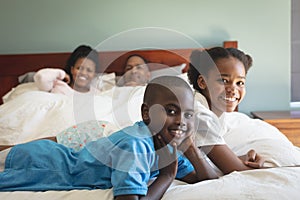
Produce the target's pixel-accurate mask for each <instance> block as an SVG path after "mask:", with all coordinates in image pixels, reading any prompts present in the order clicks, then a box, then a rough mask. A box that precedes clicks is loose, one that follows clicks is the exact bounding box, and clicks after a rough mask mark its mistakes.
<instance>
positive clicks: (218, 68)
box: [188, 47, 264, 174]
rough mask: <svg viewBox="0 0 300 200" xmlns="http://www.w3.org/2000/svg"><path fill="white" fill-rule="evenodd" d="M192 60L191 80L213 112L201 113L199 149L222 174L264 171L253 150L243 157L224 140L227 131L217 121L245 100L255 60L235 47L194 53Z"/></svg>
mask: <svg viewBox="0 0 300 200" xmlns="http://www.w3.org/2000/svg"><path fill="white" fill-rule="evenodd" d="M190 60H191V64H190V68H189V70H188V78H189V81H190V83H191V84H192V85H193V87H194V89H195V90H196V93H197V92H198V93H200V94H202V95H203V96H204V97H205V98H206V100H207V102H208V106H209V109H210V110H211V111H212V112H213V113H212V112H210V111H208V110H206V111H205V112H203V111H202V112H201V113H199V114H198V117H197V118H196V126H197V127H196V128H197V131H198V134H197V140H196V142H197V146H198V147H199V146H201V149H202V150H204V151H205V152H206V153H207V156H208V158H209V159H210V160H211V161H212V162H213V163H214V164H215V165H216V166H217V167H218V168H219V169H220V170H221V172H222V173H223V174H228V173H230V172H232V171H235V170H248V169H253V168H261V167H262V166H263V164H264V158H262V157H261V156H260V155H258V154H256V153H255V151H254V150H250V151H248V153H247V155H245V156H241V157H237V156H236V155H235V154H234V153H233V152H232V151H231V149H230V148H229V147H228V146H227V145H226V143H225V141H224V139H223V134H224V129H223V127H222V126H221V124H220V122H219V119H218V117H220V116H221V115H222V113H223V112H232V111H234V110H235V109H236V107H237V105H238V104H239V103H240V102H241V101H242V99H243V98H244V96H245V92H246V91H245V80H246V73H247V71H248V69H249V68H250V66H251V65H252V58H251V57H250V56H249V55H246V54H245V53H243V52H242V51H240V50H238V49H235V48H227V49H225V48H223V47H215V48H211V49H208V50H204V51H199V50H195V51H193V52H192V54H191V59H190ZM196 96H197V95H196ZM198 106H201V105H198ZM202 110H204V109H202Z"/></svg>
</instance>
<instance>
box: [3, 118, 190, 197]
mask: <svg viewBox="0 0 300 200" xmlns="http://www.w3.org/2000/svg"><path fill="white" fill-rule="evenodd" d="M157 166H158V158H157V155H156V154H155V149H154V144H153V140H152V135H151V133H150V131H149V129H148V127H147V126H146V125H145V124H144V123H143V122H137V123H135V124H134V125H133V126H130V127H127V128H124V129H122V130H120V131H118V132H116V133H114V134H112V135H110V136H109V137H106V138H100V139H98V140H96V141H93V142H90V143H88V144H87V145H86V147H85V148H83V149H82V150H81V151H79V152H75V151H74V150H72V149H70V148H67V147H65V146H63V145H61V144H57V143H55V142H52V141H49V140H37V141H33V142H29V143H26V144H20V145H16V146H15V147H13V148H12V149H11V151H10V152H9V154H8V156H7V159H6V162H5V170H4V172H2V173H0V183H1V184H0V190H2V191H16V190H27V191H45V190H72V189H96V188H99V189H109V188H113V193H114V196H118V195H126V194H136V195H146V194H147V190H148V186H147V183H148V181H149V180H150V179H151V178H154V177H156V176H157V175H158V172H159V171H158V169H157ZM193 170H194V168H193V166H192V165H191V164H190V162H189V161H188V160H187V159H186V158H185V157H184V156H182V155H181V156H179V157H178V172H177V175H176V177H177V178H182V177H184V176H186V175H187V174H189V173H190V172H192V171H193Z"/></svg>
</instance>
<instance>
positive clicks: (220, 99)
mask: <svg viewBox="0 0 300 200" xmlns="http://www.w3.org/2000/svg"><path fill="white" fill-rule="evenodd" d="M215 63H216V65H217V68H218V69H217V68H214V69H212V70H210V71H209V73H208V77H205V78H204V79H205V83H206V87H207V89H208V94H209V96H210V100H211V102H210V103H211V105H210V107H211V110H212V111H213V112H214V113H215V114H216V115H217V116H220V115H221V114H222V113H223V112H224V111H225V112H233V111H234V110H235V108H236V107H237V105H238V104H239V103H240V102H241V101H242V99H243V98H244V96H245V94H246V89H245V81H246V72H245V67H244V65H243V63H242V62H241V61H239V60H238V59H236V58H234V57H230V58H221V59H218V60H217V61H216V62H215Z"/></svg>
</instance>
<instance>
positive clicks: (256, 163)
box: [201, 144, 265, 174]
mask: <svg viewBox="0 0 300 200" xmlns="http://www.w3.org/2000/svg"><path fill="white" fill-rule="evenodd" d="M201 149H202V150H203V151H204V152H205V153H206V154H207V156H208V158H209V159H210V160H211V161H212V162H213V163H214V164H215V165H216V166H217V167H218V168H219V169H220V170H221V171H222V172H223V173H224V174H229V173H231V172H233V171H242V170H249V169H254V168H261V167H262V166H263V163H264V161H265V160H264V159H263V158H262V157H261V156H260V155H258V154H256V153H255V152H254V151H253V150H250V151H249V152H248V154H247V155H246V158H245V160H244V161H243V160H241V159H240V158H239V157H237V156H236V155H235V154H234V153H233V152H232V151H231V149H230V148H229V147H228V146H227V145H226V144H224V145H212V146H203V147H201Z"/></svg>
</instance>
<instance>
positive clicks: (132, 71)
mask: <svg viewBox="0 0 300 200" xmlns="http://www.w3.org/2000/svg"><path fill="white" fill-rule="evenodd" d="M149 79H150V72H149V69H148V66H147V64H146V63H145V62H144V60H143V59H142V58H141V57H139V56H132V57H130V58H129V59H128V60H127V63H126V67H125V74H124V82H125V83H124V85H126V86H136V85H145V84H146V83H148V81H149Z"/></svg>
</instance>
